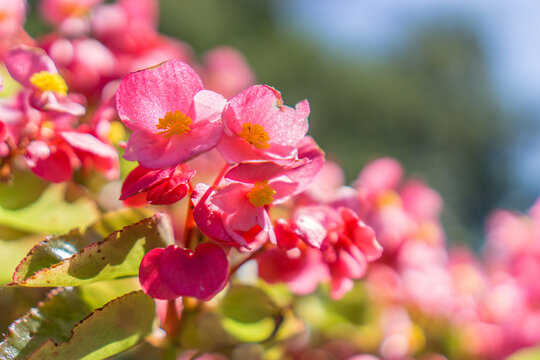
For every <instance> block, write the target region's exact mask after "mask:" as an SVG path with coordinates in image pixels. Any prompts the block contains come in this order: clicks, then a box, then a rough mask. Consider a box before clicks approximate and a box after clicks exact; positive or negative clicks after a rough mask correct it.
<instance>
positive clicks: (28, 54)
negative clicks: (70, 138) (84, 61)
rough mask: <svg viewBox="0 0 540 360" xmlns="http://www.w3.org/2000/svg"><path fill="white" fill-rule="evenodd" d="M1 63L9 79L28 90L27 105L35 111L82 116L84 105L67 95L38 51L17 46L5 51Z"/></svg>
mask: <svg viewBox="0 0 540 360" xmlns="http://www.w3.org/2000/svg"><path fill="white" fill-rule="evenodd" d="M4 62H5V64H6V68H7V70H8V71H9V74H10V75H11V76H12V77H13V79H15V80H16V81H18V82H19V83H21V84H22V85H23V86H24V87H26V88H28V89H31V91H32V92H31V94H32V96H31V97H30V103H31V104H32V106H34V107H35V108H37V109H38V110H52V111H56V112H65V113H69V114H72V115H75V116H80V115H84V113H85V108H84V106H83V105H81V104H80V102H78V101H75V99H76V98H75V97H72V96H71V95H68V93H67V91H68V87H67V84H66V82H65V80H64V79H63V78H62V76H61V75H60V74H59V73H58V70H57V69H56V66H55V64H54V62H53V61H52V59H51V58H50V57H49V56H48V55H47V54H46V53H45V51H43V50H42V49H40V48H36V47H30V46H26V45H21V46H18V47H16V48H14V49H12V50H10V51H9V52H8V54H7V55H6V58H5V59H4Z"/></svg>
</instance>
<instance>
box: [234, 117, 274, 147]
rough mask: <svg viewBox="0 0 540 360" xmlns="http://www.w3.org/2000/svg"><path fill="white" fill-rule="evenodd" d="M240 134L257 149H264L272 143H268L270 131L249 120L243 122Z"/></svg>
mask: <svg viewBox="0 0 540 360" xmlns="http://www.w3.org/2000/svg"><path fill="white" fill-rule="evenodd" d="M239 135H240V137H241V138H243V139H244V140H246V141H247V142H248V143H250V144H251V145H253V146H255V147H256V148H257V149H261V150H264V149H268V148H269V147H270V145H268V141H269V140H270V136H268V133H267V132H266V131H265V130H264V127H263V126H262V125H259V124H252V123H249V122H247V123H243V124H242V131H241V132H240V134H239Z"/></svg>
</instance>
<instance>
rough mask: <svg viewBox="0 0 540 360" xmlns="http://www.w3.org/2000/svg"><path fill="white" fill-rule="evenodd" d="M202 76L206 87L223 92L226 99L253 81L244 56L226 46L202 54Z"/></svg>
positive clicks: (253, 78)
mask: <svg viewBox="0 0 540 360" xmlns="http://www.w3.org/2000/svg"><path fill="white" fill-rule="evenodd" d="M202 78H203V81H204V84H205V86H206V87H207V88H208V89H210V90H213V91H216V92H218V93H220V94H223V96H225V97H226V98H227V99H230V98H232V97H233V96H235V95H236V94H238V93H239V92H240V91H241V90H243V89H245V88H247V87H248V86H250V85H252V84H253V82H254V81H255V76H254V75H253V72H252V71H251V69H250V68H249V65H248V63H247V61H246V59H245V58H244V56H243V55H242V54H241V53H240V52H239V51H238V50H236V49H234V48H230V47H226V46H223V47H219V48H216V49H213V50H211V51H209V52H208V53H206V54H205V55H204V72H203V75H202Z"/></svg>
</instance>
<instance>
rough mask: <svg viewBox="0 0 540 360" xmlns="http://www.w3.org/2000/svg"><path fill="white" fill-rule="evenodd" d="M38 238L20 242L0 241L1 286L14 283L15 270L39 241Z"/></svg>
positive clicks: (27, 238) (24, 239)
mask: <svg viewBox="0 0 540 360" xmlns="http://www.w3.org/2000/svg"><path fill="white" fill-rule="evenodd" d="M38 239H39V238H38V237H37V236H31V237H25V238H22V239H18V240H9V241H8V240H0V264H2V266H0V286H3V285H4V284H6V283H9V282H11V281H12V275H13V270H14V269H15V267H16V266H17V264H18V263H19V261H20V259H22V258H23V257H24V256H25V255H26V254H27V253H28V251H29V250H30V249H31V248H32V246H34V245H35V244H36V242H37V241H38Z"/></svg>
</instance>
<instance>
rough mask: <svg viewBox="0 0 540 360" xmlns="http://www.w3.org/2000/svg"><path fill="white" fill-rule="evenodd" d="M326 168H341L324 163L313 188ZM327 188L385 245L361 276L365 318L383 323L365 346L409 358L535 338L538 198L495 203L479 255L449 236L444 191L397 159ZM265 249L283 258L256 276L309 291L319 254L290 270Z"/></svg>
mask: <svg viewBox="0 0 540 360" xmlns="http://www.w3.org/2000/svg"><path fill="white" fill-rule="evenodd" d="M326 176H328V177H332V178H333V179H337V178H340V176H342V175H340V174H339V168H338V167H336V166H334V165H331V164H329V163H327V164H326V165H325V166H324V168H323V170H322V171H321V173H320V174H319V176H318V178H317V179H316V180H315V183H314V184H313V185H312V187H313V190H315V187H316V186H317V185H318V184H319V183H322V178H323V177H326ZM326 184H329V183H326ZM308 192H309V191H308ZM316 193H319V194H320V191H319V189H317V192H316ZM324 196H325V201H326V202H330V203H332V204H347V205H348V206H349V208H351V209H356V210H357V214H360V216H362V218H363V219H364V221H365V222H366V224H367V225H369V226H371V227H372V228H373V230H374V231H375V234H376V237H377V239H378V240H379V241H380V243H381V245H382V246H383V247H384V254H383V256H382V257H381V258H380V260H379V261H377V262H376V263H374V264H373V265H371V266H370V267H369V269H368V272H367V275H366V281H365V286H366V289H367V292H368V294H369V298H370V303H369V305H368V306H369V308H370V311H372V312H373V313H376V314H377V316H376V319H375V320H373V322H372V323H371V325H370V326H372V327H373V328H377V329H378V331H379V332H380V335H379V337H380V339H379V341H378V342H377V344H378V346H377V348H375V349H371V351H373V352H376V353H378V354H379V355H380V357H381V358H382V359H409V358H412V357H411V356H412V355H414V354H418V353H422V352H424V353H425V350H426V348H427V349H429V344H430V343H432V344H433V343H438V344H439V345H438V346H437V347H436V349H437V350H439V351H440V350H441V348H442V349H444V353H446V354H447V355H448V354H450V355H451V358H466V359H469V358H474V359H478V358H481V359H493V360H495V359H503V358H506V357H507V356H508V355H510V354H512V353H514V352H516V351H517V350H519V349H522V348H526V347H530V346H534V345H535V344H538V342H540V326H539V324H540V321H539V319H540V312H539V310H538V302H539V300H540V297H539V296H540V287H539V284H538V280H537V274H538V271H539V270H540V248H539V242H538V236H539V234H540V232H539V231H540V217H539V214H540V212H539V206H540V205H539V204H538V202H537V203H536V204H535V205H534V206H533V207H532V208H531V209H530V210H529V212H528V214H519V213H515V212H511V211H507V210H497V211H495V212H493V213H492V214H491V215H490V216H489V217H488V220H487V225H486V227H487V238H486V242H485V244H484V246H483V249H482V252H481V254H480V255H475V253H474V252H473V251H472V250H471V249H468V248H466V247H465V246H464V245H460V246H450V247H449V246H448V245H446V244H445V235H444V232H443V230H442V226H441V223H440V218H439V216H440V212H441V210H442V205H443V204H442V199H441V197H440V196H439V195H438V194H437V192H435V191H434V190H433V189H431V188H429V187H427V186H426V185H425V184H424V183H423V182H422V181H420V180H418V179H412V180H404V179H403V170H402V168H401V165H400V164H399V163H398V162H397V161H396V160H394V159H391V158H381V159H377V160H375V161H373V162H371V163H369V164H368V165H366V167H365V168H364V169H363V170H362V171H361V172H360V174H359V176H358V179H357V180H356V181H355V183H354V186H353V187H346V186H343V184H338V183H334V189H333V190H331V189H330V188H328V187H327V188H326V191H325V192H324ZM268 257H269V259H267V260H266V262H265V261H264V260H263V263H266V264H269V263H277V264H280V265H277V264H276V267H274V270H273V271H272V272H271V271H267V272H266V273H262V274H261V276H262V277H263V278H270V279H276V278H279V279H281V280H284V281H288V282H289V284H290V286H291V289H292V290H293V291H296V292H299V293H305V292H306V291H305V288H304V287H305V286H306V281H309V280H306V279H311V280H312V281H313V282H316V281H318V280H319V279H320V278H321V274H324V273H325V272H324V271H321V269H320V266H318V264H319V261H316V262H314V265H303V266H304V267H303V269H304V270H303V271H302V270H297V269H295V268H294V266H292V265H287V267H286V268H288V269H294V270H290V271H289V273H287V274H284V273H283V270H281V271H279V269H283V266H285V263H284V262H282V261H283V260H282V259H280V260H279V262H278V261H276V260H275V258H271V257H270V256H268ZM261 260H262V259H261ZM305 263H309V261H305ZM278 266H282V268H279V267H278ZM317 271H318V272H317ZM293 272H295V274H296V275H294V276H291V275H290V273H293ZM427 329H430V330H427ZM450 339H452V340H450ZM445 346H446V347H447V348H444V347H445ZM332 354H334V353H332ZM334 355H335V354H334ZM430 356H432V357H430ZM415 358H416V357H415ZM425 358H426V359H444V358H443V357H441V355H434V354H431V355H429V356H428V355H426V357H425ZM423 359H424V358H423Z"/></svg>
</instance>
